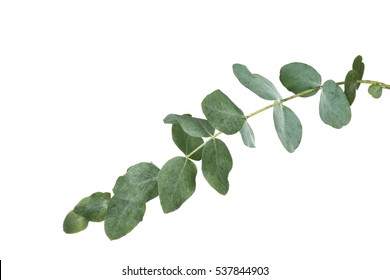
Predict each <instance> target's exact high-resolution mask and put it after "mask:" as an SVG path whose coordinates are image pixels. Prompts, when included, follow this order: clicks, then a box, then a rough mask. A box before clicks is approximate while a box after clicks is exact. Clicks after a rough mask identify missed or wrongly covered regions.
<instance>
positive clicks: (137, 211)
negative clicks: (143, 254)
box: [104, 195, 146, 240]
mask: <svg viewBox="0 0 390 280" xmlns="http://www.w3.org/2000/svg"><path fill="white" fill-rule="evenodd" d="M145 211H146V204H145V203H142V202H137V201H134V200H126V199H123V198H121V197H118V196H116V195H114V196H113V197H112V198H111V200H110V204H109V205H108V211H107V217H106V219H105V221H104V230H105V232H106V235H107V237H108V238H109V239H110V240H115V239H119V238H121V237H123V236H125V235H126V234H128V233H129V232H130V231H132V230H133V229H134V228H135V227H136V226H137V225H138V224H139V222H141V221H142V219H143V216H144V214H145Z"/></svg>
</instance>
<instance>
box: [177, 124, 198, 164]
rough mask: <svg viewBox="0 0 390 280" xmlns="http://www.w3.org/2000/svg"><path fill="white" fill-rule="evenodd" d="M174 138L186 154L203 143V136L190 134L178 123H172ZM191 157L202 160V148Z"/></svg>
mask: <svg viewBox="0 0 390 280" xmlns="http://www.w3.org/2000/svg"><path fill="white" fill-rule="evenodd" d="M172 139H173V142H175V144H176V146H177V147H178V148H179V149H180V150H181V151H182V152H183V153H184V154H185V155H188V154H190V153H191V152H192V151H194V150H195V149H196V148H198V147H199V146H201V145H202V144H203V139H202V138H200V137H192V136H190V135H188V134H187V133H186V132H185V131H184V130H183V128H182V127H181V126H180V124H178V123H175V124H173V125H172ZM190 158H191V159H193V160H201V159H202V149H199V150H198V151H197V152H196V153H194V154H193V155H191V157H190Z"/></svg>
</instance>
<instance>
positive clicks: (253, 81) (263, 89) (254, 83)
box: [233, 63, 282, 100]
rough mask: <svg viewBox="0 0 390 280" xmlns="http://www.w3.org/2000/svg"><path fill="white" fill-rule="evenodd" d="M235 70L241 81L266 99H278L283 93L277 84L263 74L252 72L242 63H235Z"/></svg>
mask: <svg viewBox="0 0 390 280" xmlns="http://www.w3.org/2000/svg"><path fill="white" fill-rule="evenodd" d="M233 72H234V75H235V76H236V77H237V79H238V80H239V81H240V83H241V84H242V85H243V86H244V87H246V88H248V89H249V90H251V91H252V92H254V93H255V94H256V95H258V96H259V97H261V98H263V99H265V100H278V99H281V98H282V97H281V95H280V93H279V92H278V90H277V89H276V88H275V86H274V85H273V84H272V83H271V82H270V81H269V80H268V79H266V78H264V77H263V76H260V75H259V74H252V73H251V72H250V71H249V69H248V68H247V67H246V66H245V65H242V64H238V63H237V64H234V65H233Z"/></svg>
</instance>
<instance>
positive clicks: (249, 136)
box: [240, 121, 255, 148]
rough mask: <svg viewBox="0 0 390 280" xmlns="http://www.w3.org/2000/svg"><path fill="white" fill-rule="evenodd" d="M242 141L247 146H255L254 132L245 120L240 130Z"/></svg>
mask: <svg viewBox="0 0 390 280" xmlns="http://www.w3.org/2000/svg"><path fill="white" fill-rule="evenodd" d="M240 134H241V138H242V141H243V142H244V144H245V145H246V146H248V147H249V148H255V134H254V133H253V130H252V128H251V127H250V125H249V123H248V122H247V121H245V122H244V125H243V126H242V128H241V130H240Z"/></svg>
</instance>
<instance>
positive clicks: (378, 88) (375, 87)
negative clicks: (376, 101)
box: [368, 84, 382, 98]
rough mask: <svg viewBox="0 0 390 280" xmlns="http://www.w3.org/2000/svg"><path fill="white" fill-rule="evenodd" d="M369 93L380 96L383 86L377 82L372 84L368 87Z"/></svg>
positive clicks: (375, 96) (376, 96)
mask: <svg viewBox="0 0 390 280" xmlns="http://www.w3.org/2000/svg"><path fill="white" fill-rule="evenodd" d="M368 93H369V94H371V96H372V97H374V98H379V97H381V96H382V87H381V86H380V85H377V84H373V85H370V86H369V87H368Z"/></svg>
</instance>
